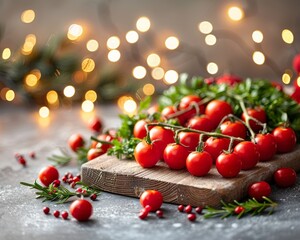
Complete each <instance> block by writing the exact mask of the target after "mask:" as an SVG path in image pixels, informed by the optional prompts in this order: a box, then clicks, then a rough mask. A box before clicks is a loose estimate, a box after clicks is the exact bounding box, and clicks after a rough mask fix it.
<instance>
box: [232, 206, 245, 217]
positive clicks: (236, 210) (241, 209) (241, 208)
mask: <svg viewBox="0 0 300 240" xmlns="http://www.w3.org/2000/svg"><path fill="white" fill-rule="evenodd" d="M244 211H245V208H244V207H242V206H237V207H236V208H235V209H234V213H235V214H236V215H239V214H240V213H242V212H244Z"/></svg>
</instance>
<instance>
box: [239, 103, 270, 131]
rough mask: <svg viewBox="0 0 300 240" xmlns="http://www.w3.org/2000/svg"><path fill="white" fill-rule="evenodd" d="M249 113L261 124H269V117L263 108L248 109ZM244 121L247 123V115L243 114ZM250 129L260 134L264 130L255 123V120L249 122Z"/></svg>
mask: <svg viewBox="0 0 300 240" xmlns="http://www.w3.org/2000/svg"><path fill="white" fill-rule="evenodd" d="M247 113H248V115H249V116H250V117H253V118H255V119H257V120H258V121H260V122H261V123H266V122H267V115H266V112H265V110H264V109H263V108H261V107H256V108H247ZM242 120H243V121H246V115H245V113H243V114H242ZM249 124H250V127H251V129H252V130H253V131H254V132H259V131H260V130H261V129H262V126H261V125H259V124H257V123H256V122H254V121H253V120H250V121H249Z"/></svg>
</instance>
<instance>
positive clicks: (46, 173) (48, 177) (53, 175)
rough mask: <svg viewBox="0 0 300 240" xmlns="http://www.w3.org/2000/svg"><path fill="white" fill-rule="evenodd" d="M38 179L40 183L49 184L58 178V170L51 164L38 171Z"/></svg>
mask: <svg viewBox="0 0 300 240" xmlns="http://www.w3.org/2000/svg"><path fill="white" fill-rule="evenodd" d="M39 179H40V181H41V183H42V184H44V185H45V186H47V187H48V186H49V185H50V184H51V183H52V182H53V181H54V180H57V179H59V173H58V170H57V169H56V168H55V167H53V166H47V167H44V168H43V169H41V171H40V172H39Z"/></svg>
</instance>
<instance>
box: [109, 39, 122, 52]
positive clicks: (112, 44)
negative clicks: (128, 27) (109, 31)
mask: <svg viewBox="0 0 300 240" xmlns="http://www.w3.org/2000/svg"><path fill="white" fill-rule="evenodd" d="M120 44H121V41H120V38H118V37H117V36H112V37H110V38H109V39H108V40H107V42H106V46H107V48H108V49H110V50H112V49H117V48H118V47H119V46H120Z"/></svg>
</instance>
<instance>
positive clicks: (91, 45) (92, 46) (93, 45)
mask: <svg viewBox="0 0 300 240" xmlns="http://www.w3.org/2000/svg"><path fill="white" fill-rule="evenodd" d="M98 48H99V43H98V41H97V40H95V39H91V40H89V41H88V42H87V43H86V49H87V50H88V51H90V52H96V51H97V50H98Z"/></svg>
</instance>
